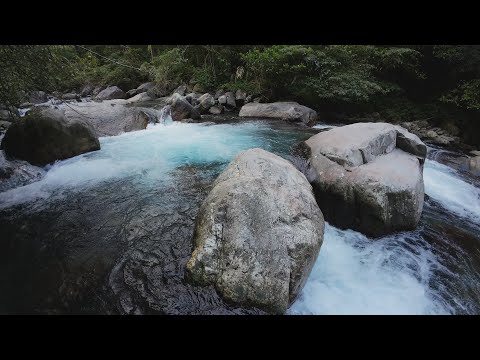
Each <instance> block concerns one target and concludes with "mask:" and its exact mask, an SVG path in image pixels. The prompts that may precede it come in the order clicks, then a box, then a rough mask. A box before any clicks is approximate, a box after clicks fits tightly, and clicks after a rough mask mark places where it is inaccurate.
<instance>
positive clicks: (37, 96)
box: [28, 91, 48, 104]
mask: <svg viewBox="0 0 480 360" xmlns="http://www.w3.org/2000/svg"><path fill="white" fill-rule="evenodd" d="M47 101H48V97H47V94H46V93H45V91H33V92H32V93H31V94H30V95H29V97H28V102H30V103H33V104H41V103H44V102H47Z"/></svg>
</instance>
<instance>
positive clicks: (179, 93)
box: [173, 84, 187, 96]
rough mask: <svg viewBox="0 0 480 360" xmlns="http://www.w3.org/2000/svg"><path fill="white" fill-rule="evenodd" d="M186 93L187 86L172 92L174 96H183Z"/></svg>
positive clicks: (181, 86)
mask: <svg viewBox="0 0 480 360" xmlns="http://www.w3.org/2000/svg"><path fill="white" fill-rule="evenodd" d="M186 92H187V85H185V84H184V85H180V86H179V87H177V88H176V89H175V90H173V93H174V94H178V95H180V96H185V94H186Z"/></svg>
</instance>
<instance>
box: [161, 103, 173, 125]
mask: <svg viewBox="0 0 480 360" xmlns="http://www.w3.org/2000/svg"><path fill="white" fill-rule="evenodd" d="M158 122H159V123H160V124H164V125H169V124H172V123H173V119H172V115H171V108H170V105H167V106H164V107H163V108H162V109H161V110H159V111H158Z"/></svg>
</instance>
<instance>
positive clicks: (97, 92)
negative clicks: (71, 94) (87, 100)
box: [92, 86, 105, 96]
mask: <svg viewBox="0 0 480 360" xmlns="http://www.w3.org/2000/svg"><path fill="white" fill-rule="evenodd" d="M103 89H105V86H97V87H95V89H93V91H92V95H93V96H97V95H98V94H99V93H100V92H101V91H102V90H103Z"/></svg>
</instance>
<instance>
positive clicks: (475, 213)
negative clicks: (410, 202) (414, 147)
mask: <svg viewBox="0 0 480 360" xmlns="http://www.w3.org/2000/svg"><path fill="white" fill-rule="evenodd" d="M424 182H425V193H426V194H427V195H429V196H431V197H432V198H434V199H435V200H437V201H438V202H439V203H440V204H441V205H442V206H443V207H445V208H446V209H448V210H449V211H451V212H453V213H455V214H456V215H458V216H461V217H464V218H467V219H469V220H470V221H471V222H473V223H476V224H480V189H479V188H477V187H475V186H473V185H471V184H469V183H467V182H465V181H463V180H462V179H461V178H460V175H459V174H458V172H457V171H455V170H454V169H452V168H450V167H448V166H446V165H443V164H440V163H438V162H436V161H433V160H426V162H425V168H424Z"/></svg>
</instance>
